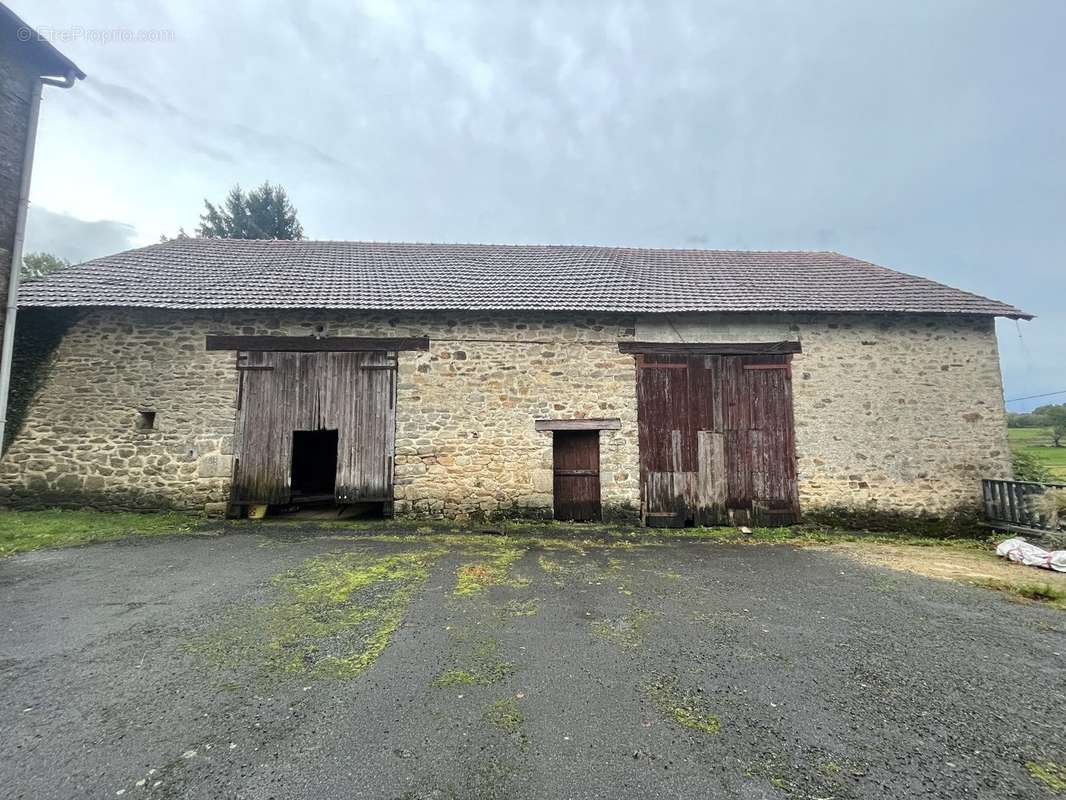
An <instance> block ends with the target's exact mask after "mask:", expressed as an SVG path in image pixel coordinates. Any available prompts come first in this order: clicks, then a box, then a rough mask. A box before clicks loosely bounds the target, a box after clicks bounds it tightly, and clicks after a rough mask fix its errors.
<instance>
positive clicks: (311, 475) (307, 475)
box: [292, 430, 337, 502]
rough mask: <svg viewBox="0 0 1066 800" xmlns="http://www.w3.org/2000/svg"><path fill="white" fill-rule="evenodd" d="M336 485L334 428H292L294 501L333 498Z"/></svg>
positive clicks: (335, 434) (335, 436)
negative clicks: (305, 429)
mask: <svg viewBox="0 0 1066 800" xmlns="http://www.w3.org/2000/svg"><path fill="white" fill-rule="evenodd" d="M336 485H337V431H336V430H317V431H293V432H292V499H293V501H294V502H295V501H298V500H304V501H307V500H332V499H333V497H334V493H335V491H336Z"/></svg>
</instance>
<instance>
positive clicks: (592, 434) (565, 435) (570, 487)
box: [552, 430, 601, 522]
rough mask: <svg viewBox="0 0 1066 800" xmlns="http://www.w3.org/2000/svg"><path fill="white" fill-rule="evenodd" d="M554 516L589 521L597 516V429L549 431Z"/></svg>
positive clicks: (599, 512)
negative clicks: (551, 440) (551, 441)
mask: <svg viewBox="0 0 1066 800" xmlns="http://www.w3.org/2000/svg"><path fill="white" fill-rule="evenodd" d="M552 439H553V443H552V454H553V455H552V460H553V466H554V473H555V474H554V487H553V488H554V504H555V518H556V519H559V520H576V521H579V522H588V521H592V520H598V519H599V518H600V514H601V510H600V434H599V431H594V430H593V431H577V430H570V431H563V430H560V431H556V432H555V433H553V434H552Z"/></svg>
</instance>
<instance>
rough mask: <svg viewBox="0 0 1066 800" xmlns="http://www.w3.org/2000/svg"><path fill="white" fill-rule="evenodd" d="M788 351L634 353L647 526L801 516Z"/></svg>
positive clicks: (771, 521) (788, 520)
mask: <svg viewBox="0 0 1066 800" xmlns="http://www.w3.org/2000/svg"><path fill="white" fill-rule="evenodd" d="M790 358H791V357H790V356H788V355H757V356H727V355H652V354H647V355H642V356H637V404H638V405H637V415H638V438H639V446H640V484H641V506H642V512H643V514H644V519H645V522H646V523H647V524H649V525H686V524H700V525H743V524H749V523H750V524H756V525H778V524H788V523H791V522H794V521H796V520H798V518H799V494H798V489H797V486H796V460H795V435H794V431H793V418H792V380H791V368H790Z"/></svg>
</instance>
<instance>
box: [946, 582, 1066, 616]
mask: <svg viewBox="0 0 1066 800" xmlns="http://www.w3.org/2000/svg"><path fill="white" fill-rule="evenodd" d="M966 583H969V584H972V585H973V586H981V587H983V588H985V589H992V590H993V591H997V592H1004V593H1006V594H1009V595H1013V596H1014V597H1019V598H1022V599H1024V600H1033V601H1035V602H1038V603H1047V604H1048V605H1050V606H1054V607H1055V608H1061V609H1063V610H1066V589H1060V588H1059V587H1057V586H1052V585H1051V584H1050V583H1031V582H1026V581H1008V580H1001V579H999V578H973V579H970V580H967V581H966Z"/></svg>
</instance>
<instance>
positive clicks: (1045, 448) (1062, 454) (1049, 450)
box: [1007, 428, 1066, 481]
mask: <svg viewBox="0 0 1066 800" xmlns="http://www.w3.org/2000/svg"><path fill="white" fill-rule="evenodd" d="M1007 433H1008V434H1009V436H1010V446H1011V449H1012V450H1016V451H1020V450H1024V451H1026V452H1028V453H1032V454H1033V455H1034V456H1036V457H1037V458H1038V459H1040V460H1041V461H1042V462H1044V464H1046V465H1047V468H1048V469H1049V470H1051V474H1052V475H1054V476H1055V477H1056V478H1058V479H1059V480H1062V481H1066V447H1052V446H1051V431H1050V430H1049V429H1048V428H1008V429H1007ZM1063 442H1064V444H1066V439H1064V440H1063Z"/></svg>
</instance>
